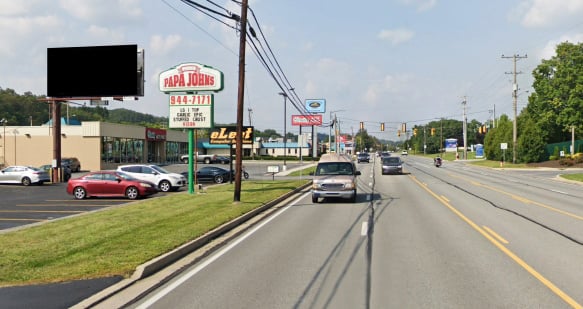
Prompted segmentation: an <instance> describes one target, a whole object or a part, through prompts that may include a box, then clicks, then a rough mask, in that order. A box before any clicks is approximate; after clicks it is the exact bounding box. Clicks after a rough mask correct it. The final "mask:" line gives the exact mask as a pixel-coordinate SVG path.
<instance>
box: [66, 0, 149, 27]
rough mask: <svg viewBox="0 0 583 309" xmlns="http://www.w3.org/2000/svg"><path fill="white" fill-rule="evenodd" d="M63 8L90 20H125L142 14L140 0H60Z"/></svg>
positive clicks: (77, 16) (85, 19)
mask: <svg viewBox="0 0 583 309" xmlns="http://www.w3.org/2000/svg"><path fill="white" fill-rule="evenodd" d="M60 5H61V8H63V9H64V10H65V11H67V12H68V13H69V14H71V15H72V16H74V17H76V18H77V19H80V20H84V21H89V22H106V21H112V20H116V21H123V22H127V20H128V19H135V18H139V17H141V16H142V14H143V11H142V9H141V7H140V0H83V1H78V0H60Z"/></svg>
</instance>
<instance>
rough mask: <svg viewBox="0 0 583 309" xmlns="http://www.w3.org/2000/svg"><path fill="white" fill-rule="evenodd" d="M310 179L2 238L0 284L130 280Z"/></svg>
mask: <svg viewBox="0 0 583 309" xmlns="http://www.w3.org/2000/svg"><path fill="white" fill-rule="evenodd" d="M307 182H309V180H303V181H299V180H282V181H279V180H278V181H244V182H243V183H242V188H241V202H239V203H234V202H233V190H234V184H225V185H220V186H212V187H207V188H206V189H205V192H206V193H197V194H187V193H176V194H171V195H167V196H163V197H159V198H151V199H146V200H141V201H138V202H135V203H131V204H126V205H122V206H120V207H110V208H107V209H105V210H103V211H97V212H92V213H87V214H84V215H81V216H76V217H69V218H65V219H62V220H56V221H52V222H48V223H46V224H42V225H38V226H34V227H31V228H27V229H22V230H18V231H14V232H10V233H5V234H0V243H1V244H2V246H0V286H13V285H25V284H39V283H50V282H63V281H71V280H79V279H90V278H100V277H110V276H118V275H119V276H124V277H128V276H129V275H131V274H132V273H133V271H134V270H135V269H136V267H137V266H138V265H140V264H143V263H144V262H146V261H148V260H151V259H153V258H154V257H157V256H159V255H161V254H164V253H166V252H168V251H170V250H172V249H174V248H176V247H178V246H180V245H182V244H184V243H186V242H188V241H190V240H193V239H195V238H197V237H199V236H201V235H203V234H205V233H206V232H208V231H210V230H212V229H214V228H216V227H218V226H220V225H222V224H224V223H226V222H229V221H230V220H232V219H234V218H237V217H239V216H241V215H242V214H244V213H247V212H249V211H251V210H253V209H255V208H257V207H260V206H261V205H264V204H265V203H267V202H269V201H272V200H274V199H275V198H277V197H279V196H281V195H283V194H285V193H287V192H289V191H292V190H294V189H296V188H298V187H299V186H301V185H303V184H305V183H307Z"/></svg>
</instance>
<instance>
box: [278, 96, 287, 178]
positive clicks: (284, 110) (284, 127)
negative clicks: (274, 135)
mask: <svg viewBox="0 0 583 309" xmlns="http://www.w3.org/2000/svg"><path fill="white" fill-rule="evenodd" d="M279 94H280V95H281V96H283V171H284V172H285V171H286V170H287V166H286V165H285V156H286V155H287V136H286V135H287V132H286V131H287V126H286V123H287V115H286V110H287V108H286V103H287V102H286V101H287V93H285V92H280V93H279Z"/></svg>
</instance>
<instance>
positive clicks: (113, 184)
mask: <svg viewBox="0 0 583 309" xmlns="http://www.w3.org/2000/svg"><path fill="white" fill-rule="evenodd" d="M67 193H69V194H72V195H73V196H74V197H75V198H76V199H78V200H81V199H84V198H87V197H92V196H100V197H124V196H125V197H127V198H129V199H130V200H135V199H138V198H140V197H144V196H149V195H152V194H155V193H158V187H157V186H156V185H155V184H153V183H151V182H148V181H144V180H139V179H136V178H133V177H132V176H130V175H128V174H126V173H124V172H118V171H99V172H92V173H89V174H87V175H85V176H82V177H79V178H75V179H70V180H69V182H68V183H67Z"/></svg>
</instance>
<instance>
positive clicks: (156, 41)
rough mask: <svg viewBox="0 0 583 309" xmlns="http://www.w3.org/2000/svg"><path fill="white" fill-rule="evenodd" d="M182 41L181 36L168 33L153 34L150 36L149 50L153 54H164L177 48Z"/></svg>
mask: <svg viewBox="0 0 583 309" xmlns="http://www.w3.org/2000/svg"><path fill="white" fill-rule="evenodd" d="M181 43H182V36H180V35H178V34H170V35H167V36H162V35H153V36H152V37H151V38H150V50H149V52H152V53H154V54H159V55H165V54H168V53H169V52H171V51H173V50H175V49H177V48H178V46H179V45H180V44H181Z"/></svg>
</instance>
